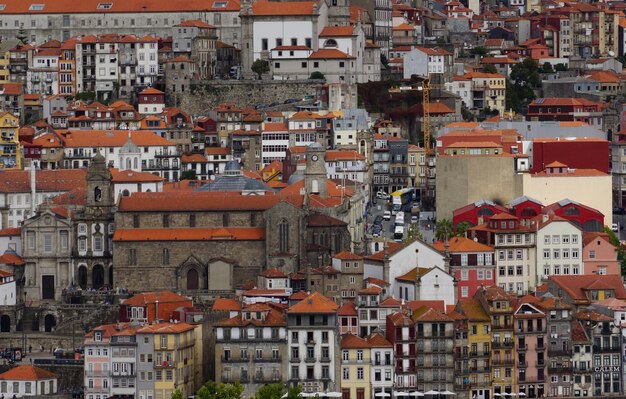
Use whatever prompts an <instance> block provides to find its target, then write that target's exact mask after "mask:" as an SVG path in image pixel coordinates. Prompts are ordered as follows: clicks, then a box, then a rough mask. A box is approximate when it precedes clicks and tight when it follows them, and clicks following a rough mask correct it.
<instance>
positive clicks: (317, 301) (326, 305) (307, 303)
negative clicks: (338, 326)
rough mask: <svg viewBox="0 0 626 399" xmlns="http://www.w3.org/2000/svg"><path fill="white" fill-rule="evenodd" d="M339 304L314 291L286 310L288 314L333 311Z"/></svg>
mask: <svg viewBox="0 0 626 399" xmlns="http://www.w3.org/2000/svg"><path fill="white" fill-rule="evenodd" d="M338 308H339V305H337V304H336V303H335V302H333V300H332V299H330V298H327V297H325V296H323V295H322V294H320V293H318V292H314V293H312V294H310V295H309V296H307V297H306V298H305V299H303V300H301V301H300V302H298V303H296V304H294V305H293V306H291V307H290V308H289V310H287V313H290V314H296V313H298V314H300V313H335V312H336V311H337V309H338Z"/></svg>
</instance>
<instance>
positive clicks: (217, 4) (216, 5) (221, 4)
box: [213, 1, 228, 8]
mask: <svg viewBox="0 0 626 399" xmlns="http://www.w3.org/2000/svg"><path fill="white" fill-rule="evenodd" d="M227 4H228V3H227V2H226V1H216V2H214V3H213V8H226V5H227Z"/></svg>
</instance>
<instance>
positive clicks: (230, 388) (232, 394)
mask: <svg viewBox="0 0 626 399" xmlns="http://www.w3.org/2000/svg"><path fill="white" fill-rule="evenodd" d="M242 394H243V385H241V384H240V383H239V382H235V383H234V384H224V383H217V382H215V381H207V383H206V384H204V386H203V387H202V388H200V389H199V390H198V392H197V393H196V397H198V398H199V399H241V395H242Z"/></svg>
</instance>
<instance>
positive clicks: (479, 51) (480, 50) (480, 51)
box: [470, 46, 489, 57]
mask: <svg viewBox="0 0 626 399" xmlns="http://www.w3.org/2000/svg"><path fill="white" fill-rule="evenodd" d="M488 52H489V50H487V48H486V47H483V46H476V47H474V48H473V49H471V50H470V54H471V55H479V56H481V57H484V56H486V55H487V53H488Z"/></svg>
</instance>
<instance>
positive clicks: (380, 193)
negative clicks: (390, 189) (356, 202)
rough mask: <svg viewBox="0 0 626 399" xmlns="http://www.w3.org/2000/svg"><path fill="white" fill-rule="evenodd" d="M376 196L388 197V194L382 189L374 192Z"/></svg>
mask: <svg viewBox="0 0 626 399" xmlns="http://www.w3.org/2000/svg"><path fill="white" fill-rule="evenodd" d="M376 198H380V199H388V198H389V194H387V193H386V192H384V191H379V192H377V193H376Z"/></svg>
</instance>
